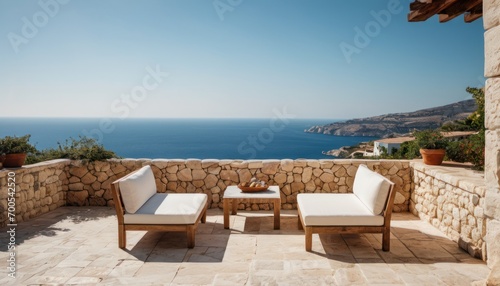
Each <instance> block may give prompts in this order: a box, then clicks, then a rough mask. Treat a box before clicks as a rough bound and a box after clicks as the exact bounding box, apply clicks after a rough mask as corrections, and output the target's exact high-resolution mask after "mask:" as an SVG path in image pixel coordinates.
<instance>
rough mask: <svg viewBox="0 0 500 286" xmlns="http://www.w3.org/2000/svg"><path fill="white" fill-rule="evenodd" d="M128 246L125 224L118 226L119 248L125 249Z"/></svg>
mask: <svg viewBox="0 0 500 286" xmlns="http://www.w3.org/2000/svg"><path fill="white" fill-rule="evenodd" d="M126 245H127V232H126V230H125V226H124V225H123V224H119V225H118V247H120V248H122V249H123V248H125V246H126Z"/></svg>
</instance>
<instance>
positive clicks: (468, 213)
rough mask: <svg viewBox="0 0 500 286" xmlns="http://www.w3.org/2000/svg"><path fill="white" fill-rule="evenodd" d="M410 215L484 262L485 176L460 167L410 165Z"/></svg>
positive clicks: (413, 163)
mask: <svg viewBox="0 0 500 286" xmlns="http://www.w3.org/2000/svg"><path fill="white" fill-rule="evenodd" d="M411 167H412V170H413V172H414V173H413V183H414V190H413V191H412V195H411V201H410V211H411V212H412V213H413V214H414V215H416V216H419V217H420V218H421V219H422V220H426V221H428V222H429V223H431V224H432V225H433V226H434V227H436V228H438V229H439V230H441V231H442V232H443V233H445V234H446V235H447V236H448V237H449V238H451V239H452V240H453V241H455V242H457V243H458V245H459V246H460V247H461V248H463V249H464V250H466V251H468V252H469V254H470V255H472V256H474V257H477V258H482V259H484V260H486V244H485V241H484V238H485V236H486V217H485V216H484V205H485V199H484V196H485V192H486V188H485V184H484V175H483V174H482V173H479V172H474V171H471V170H467V169H464V168H463V167H447V166H428V165H424V164H423V163H420V162H412V163H411Z"/></svg>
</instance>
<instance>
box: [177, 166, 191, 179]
mask: <svg viewBox="0 0 500 286" xmlns="http://www.w3.org/2000/svg"><path fill="white" fill-rule="evenodd" d="M177 179H179V181H183V182H190V181H192V180H193V176H192V174H191V169H187V168H186V169H182V170H180V171H179V172H178V173H177Z"/></svg>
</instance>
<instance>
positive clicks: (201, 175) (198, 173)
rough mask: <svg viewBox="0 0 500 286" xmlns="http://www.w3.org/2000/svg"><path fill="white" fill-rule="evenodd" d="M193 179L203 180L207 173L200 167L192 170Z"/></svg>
mask: <svg viewBox="0 0 500 286" xmlns="http://www.w3.org/2000/svg"><path fill="white" fill-rule="evenodd" d="M192 175H193V180H203V179H205V177H206V176H207V173H205V171H203V170H201V169H199V170H198V169H195V170H193V171H192Z"/></svg>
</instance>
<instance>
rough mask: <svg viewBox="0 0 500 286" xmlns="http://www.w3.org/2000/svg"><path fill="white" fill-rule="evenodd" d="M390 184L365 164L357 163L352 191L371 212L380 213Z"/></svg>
mask: <svg viewBox="0 0 500 286" xmlns="http://www.w3.org/2000/svg"><path fill="white" fill-rule="evenodd" d="M390 187H391V184H390V183H389V182H388V181H387V180H386V179H385V178H384V177H383V176H382V175H380V174H378V173H376V172H373V171H371V170H370V169H368V167H367V166H366V165H359V167H358V171H357V172H356V177H355V178H354V186H353V193H354V194H355V195H356V196H357V197H358V198H359V199H360V200H361V201H362V202H363V203H364V204H365V205H366V207H367V208H368V209H369V210H371V211H372V212H373V214H374V215H379V214H381V213H382V211H383V210H384V207H385V203H386V202H387V197H388V196H389V189H390Z"/></svg>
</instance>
